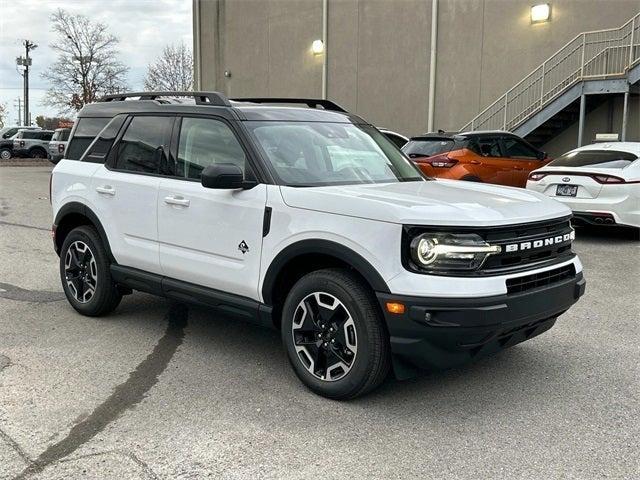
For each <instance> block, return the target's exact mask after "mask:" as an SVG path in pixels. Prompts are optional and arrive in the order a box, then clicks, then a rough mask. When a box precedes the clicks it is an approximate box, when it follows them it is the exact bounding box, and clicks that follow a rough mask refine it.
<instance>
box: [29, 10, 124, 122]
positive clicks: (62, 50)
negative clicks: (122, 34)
mask: <svg viewBox="0 0 640 480" xmlns="http://www.w3.org/2000/svg"><path fill="white" fill-rule="evenodd" d="M51 23H52V27H51V28H52V30H53V32H54V33H56V34H57V36H58V38H57V41H56V42H55V43H52V44H51V45H50V47H51V49H53V51H54V52H56V53H57V55H58V58H57V60H56V62H55V63H54V64H53V65H52V66H51V67H50V68H49V69H48V70H47V71H46V72H44V73H43V74H42V77H43V78H44V79H46V80H48V81H49V83H50V85H51V86H50V88H49V90H48V92H47V97H46V100H45V103H46V104H47V105H51V106H55V107H58V108H59V110H60V111H61V112H70V111H73V110H80V109H81V108H82V107H83V106H84V105H86V104H87V103H91V102H94V101H95V100H97V99H98V98H100V97H101V96H102V95H105V94H108V93H119V92H122V91H124V90H126V83H125V80H126V73H127V71H128V70H129V69H128V68H127V67H125V66H124V64H122V63H121V62H120V61H119V60H118V50H117V46H118V38H117V37H115V36H114V35H112V34H110V33H109V32H108V27H107V25H105V24H103V23H94V22H92V21H91V20H89V19H88V18H87V17H85V16H83V15H71V14H69V13H68V12H66V11H64V10H62V9H58V11H56V12H55V13H54V14H52V15H51Z"/></svg>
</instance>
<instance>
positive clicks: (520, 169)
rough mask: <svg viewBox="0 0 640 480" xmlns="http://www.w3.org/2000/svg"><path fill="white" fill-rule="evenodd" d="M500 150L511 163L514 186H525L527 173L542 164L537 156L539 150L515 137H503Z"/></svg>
mask: <svg viewBox="0 0 640 480" xmlns="http://www.w3.org/2000/svg"><path fill="white" fill-rule="evenodd" d="M502 150H503V152H504V156H505V157H506V158H508V159H509V160H511V164H512V165H513V179H514V180H513V181H514V183H513V186H514V187H525V186H526V185H527V178H528V177H529V174H530V173H531V172H532V171H533V170H535V169H537V168H540V167H541V166H542V165H544V162H543V161H542V160H540V159H539V158H538V157H539V155H540V152H539V151H538V150H536V149H535V148H533V147H532V146H531V145H529V144H528V143H526V142H524V141H523V140H521V139H519V138H517V137H512V136H505V137H503V138H502Z"/></svg>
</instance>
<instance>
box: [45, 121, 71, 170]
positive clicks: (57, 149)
mask: <svg viewBox="0 0 640 480" xmlns="http://www.w3.org/2000/svg"><path fill="white" fill-rule="evenodd" d="M70 133H71V129H70V128H57V129H55V130H54V132H53V136H52V137H51V141H50V142H49V160H51V162H52V163H58V162H59V161H60V159H61V158H62V157H64V152H65V150H66V149H67V140H69V134H70Z"/></svg>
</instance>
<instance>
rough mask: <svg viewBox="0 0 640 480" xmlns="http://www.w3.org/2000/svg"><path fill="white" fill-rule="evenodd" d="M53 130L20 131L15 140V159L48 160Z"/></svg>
mask: <svg viewBox="0 0 640 480" xmlns="http://www.w3.org/2000/svg"><path fill="white" fill-rule="evenodd" d="M51 137H53V130H27V129H20V130H18V133H17V135H16V136H15V137H14V138H13V155H14V156H15V157H31V158H47V150H48V149H49V142H50V141H51Z"/></svg>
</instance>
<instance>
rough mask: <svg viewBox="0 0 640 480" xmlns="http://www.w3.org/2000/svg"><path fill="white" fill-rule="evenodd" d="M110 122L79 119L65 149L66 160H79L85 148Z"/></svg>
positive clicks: (103, 119) (107, 119) (87, 118)
mask: <svg viewBox="0 0 640 480" xmlns="http://www.w3.org/2000/svg"><path fill="white" fill-rule="evenodd" d="M109 120H111V119H110V118H91V117H84V118H79V119H78V123H77V124H76V129H75V132H74V133H73V137H71V141H70V142H69V147H68V148H67V156H66V158H68V159H70V160H79V159H80V157H81V156H82V154H83V153H84V151H85V150H86V149H87V147H88V146H89V145H90V144H91V142H92V141H93V139H94V138H95V136H96V135H97V134H98V133H100V130H102V129H103V128H104V126H105V125H106V124H107V123H108V122H109Z"/></svg>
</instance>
